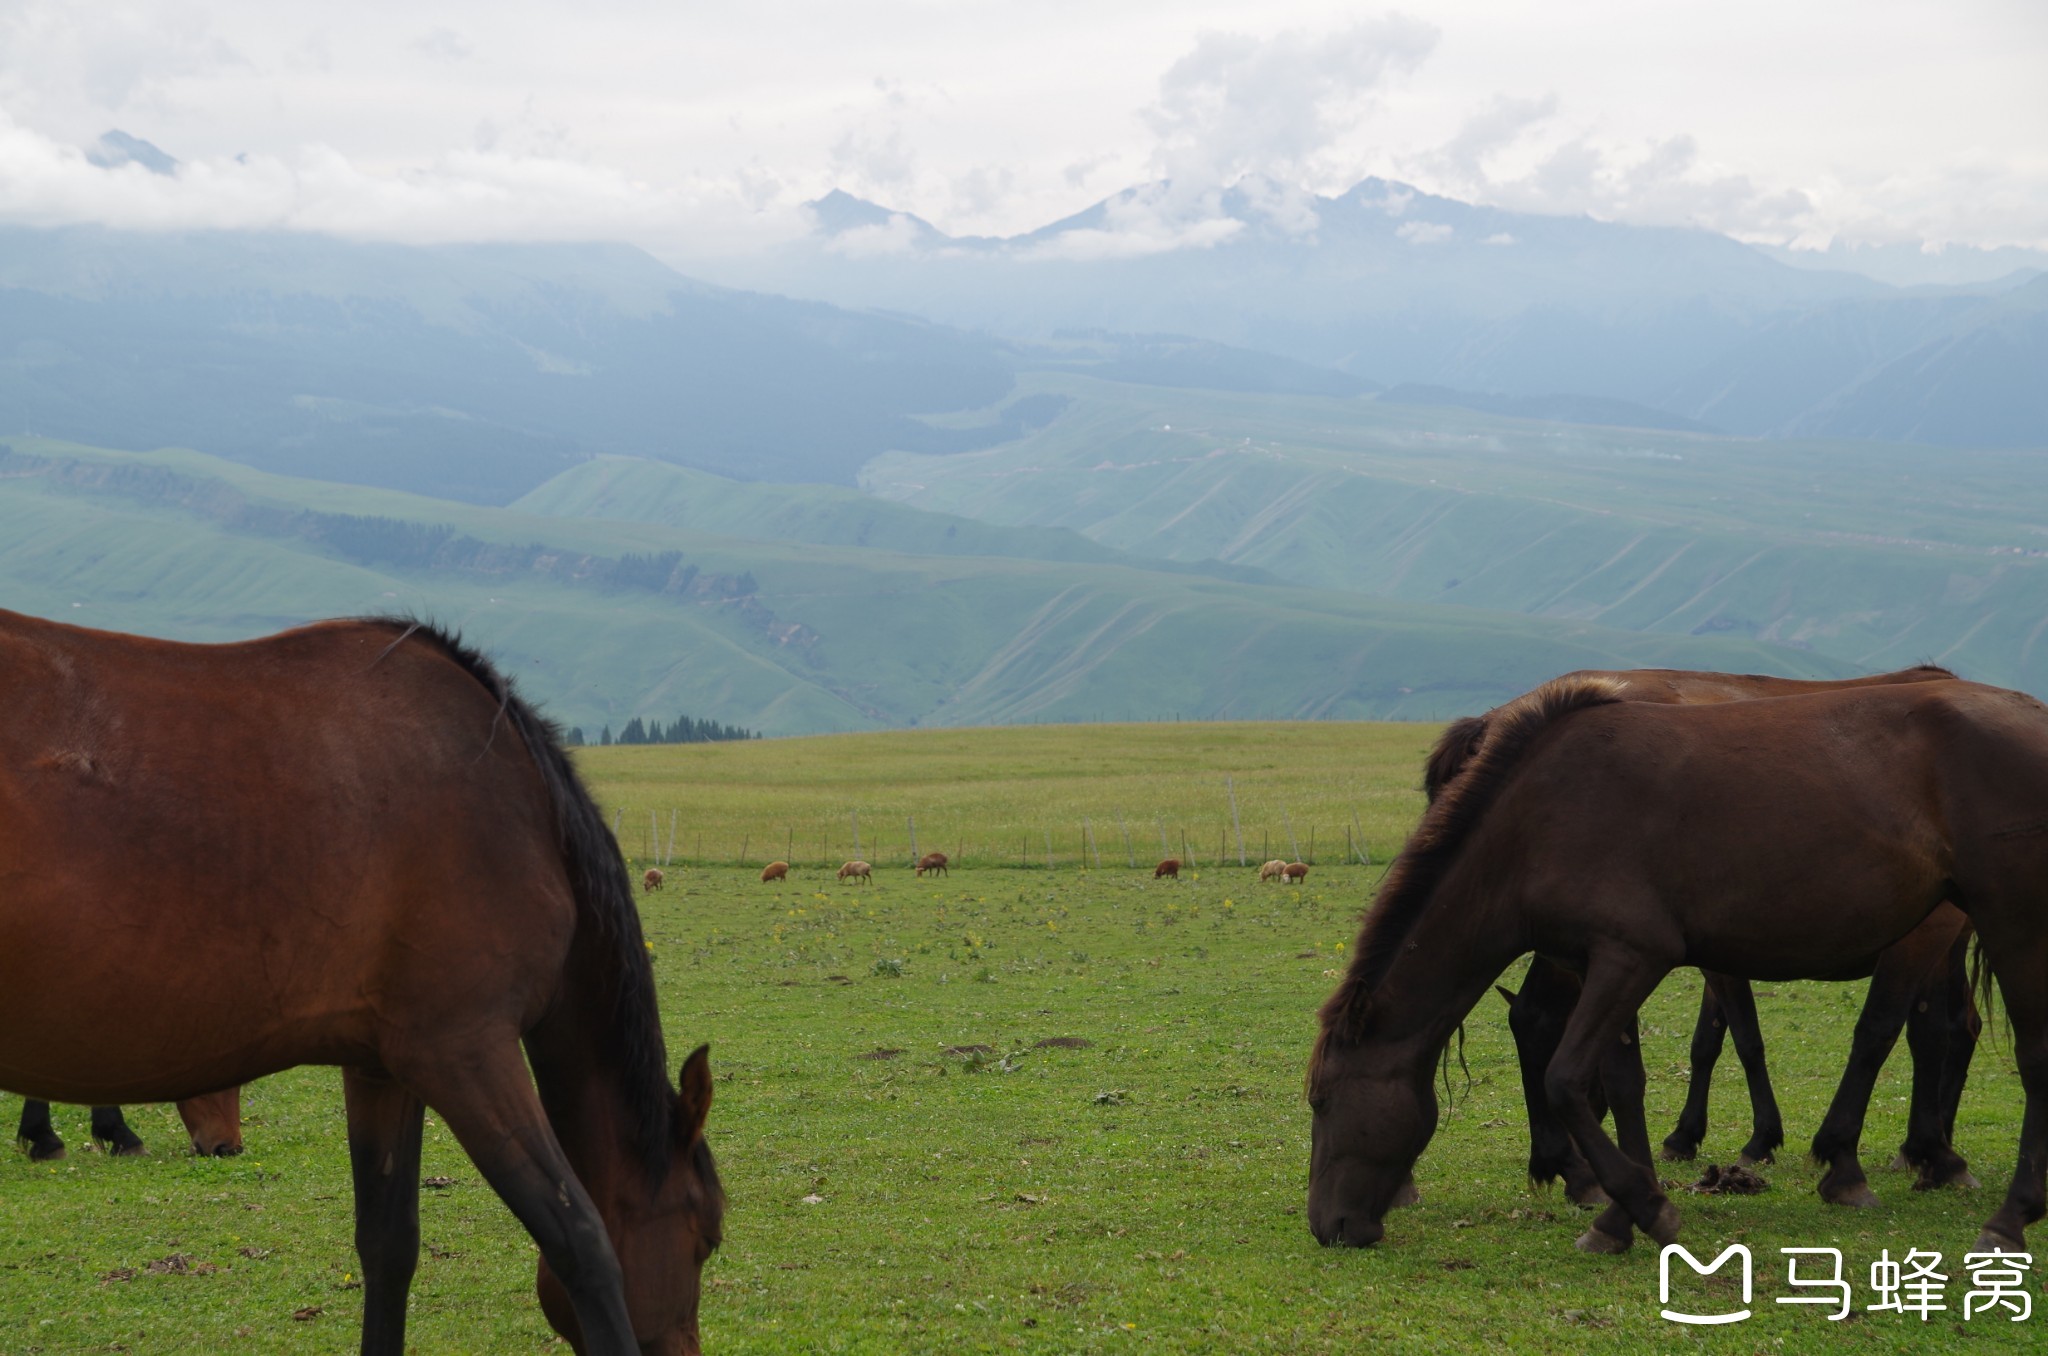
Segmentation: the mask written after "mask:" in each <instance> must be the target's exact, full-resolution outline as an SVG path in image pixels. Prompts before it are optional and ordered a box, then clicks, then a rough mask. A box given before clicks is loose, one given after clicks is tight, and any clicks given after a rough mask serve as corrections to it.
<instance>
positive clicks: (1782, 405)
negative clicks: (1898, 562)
mask: <svg viewBox="0 0 2048 1356" xmlns="http://www.w3.org/2000/svg"><path fill="white" fill-rule="evenodd" d="M812 210H813V212H814V214H815V216H816V219H817V223H818V229H817V232H816V234H815V235H814V236H813V237H812V238H811V239H809V240H808V241H806V242H802V243H800V244H798V245H796V246H792V247H790V248H788V249H787V250H785V251H784V252H783V253H782V254H780V255H779V256H777V257H776V258H775V259H773V260H772V261H770V262H769V263H766V264H764V265H763V266H762V267H761V270H760V272H759V280H760V281H761V282H762V283H763V284H764V285H769V286H773V287H776V288H778V289H779V290H784V291H789V292H793V293H797V294H801V295H806V296H816V297H820V298H824V299H827V300H830V301H833V302H836V303H839V304H842V305H849V306H860V307H876V308H885V309H888V310H890V311H892V312H908V313H911V314H915V315H920V316H924V317H926V318H929V319H932V320H936V321H939V322H942V323H946V324H950V325H956V326H961V327H964V328H971V329H976V330H983V331H987V332H991V333H997V334H1003V335H1007V336H1011V337H1014V338H1020V339H1045V338H1051V337H1052V336H1054V335H1056V334H1059V333H1061V332H1064V331H1071V330H1075V329H1090V330H1098V331H1120V332H1132V331H1147V332H1157V333H1165V334H1176V335H1186V336H1190V337H1192V338H1196V339H1204V340H1209V341H1213V342H1216V343H1220V344H1226V345H1232V346H1235V347H1237V348H1241V349H1248V350H1255V351H1260V352H1264V353H1270V354H1275V355H1278V356H1281V357H1285V358H1290V359H1293V360H1295V361H1296V362H1299V363H1303V364H1306V365H1309V366H1312V367H1317V368H1323V369H1337V370H1341V371H1344V372H1347V373H1350V374H1352V375H1354V376H1356V377H1359V378H1362V379H1365V380H1367V381H1370V382H1373V383H1377V384H1382V385H1393V386H1401V385H1426V386H1435V387H1439V388H1445V389H1448V390H1453V391H1457V392H1460V393H1462V399H1461V401H1460V403H1472V402H1474V401H1484V400H1487V399H1490V398H1496V397H1505V398H1509V399H1520V400H1526V399H1529V398H1541V399H1549V400H1553V401H1560V402H1563V403H1562V404H1560V405H1559V406H1558V408H1566V409H1568V408H1571V402H1573V401H1580V402H1583V401H1584V400H1585V399H1586V398H1592V399H1597V400H1607V401H1624V402H1629V403H1630V404H1633V405H1636V406H1641V407H1645V408H1647V409H1650V410H1654V411H1658V412H1660V414H1661V416H1662V418H1663V420H1664V421H1666V422H1668V421H1669V420H1670V419H1672V418H1676V419H1678V420H1683V421H1696V422H1697V424H1699V425H1704V426H1710V427H1715V428H1720V429H1724V430H1727V431H1729V432H1734V433H1742V434H1751V435H1781V436H1812V437H1867V438H1880V439H1893V440H1906V441H1916V442H1930V443H1940V444H1948V445H1954V446H1995V447H2021V446H2048V382H2043V381H2041V380H2038V379H2028V377H2027V375H2026V374H2029V373H2039V372H2044V371H2048V275H2039V274H2035V273H2031V272H2029V271H2027V270H2025V269H2021V270H2018V271H2016V272H2014V273H2013V274H2012V275H2011V276H2009V277H2006V278H2004V279H2001V280H1999V281H1997V282H1992V283H1985V284H1980V285H1976V286H1971V287H1945V288H1930V289H1901V288H1897V287H1892V286H1888V285H1886V284H1883V283H1879V282H1876V281H1874V280H1872V279H1870V278H1866V277H1863V276H1860V275H1857V274H1855V273H1851V272H1846V271H1841V270H1838V269H1837V270H1830V269H1819V268H1795V267H1792V266H1791V265H1789V264H1787V263H1784V262H1781V261H1780V260H1779V259H1776V258H1773V257H1771V256H1770V255H1769V254H1767V253H1766V252H1764V251H1762V250H1759V249H1755V248H1752V247H1750V246H1748V245H1745V244H1742V243H1740V242H1738V241H1735V240H1731V239H1728V238H1727V237H1725V236H1721V235H1717V234H1714V233H1712V232H1709V231H1703V230H1685V229H1674V228H1663V227H1642V226H1626V225H1619V224H1615V223H1609V222H1601V221H1595V220H1592V219H1590V218H1586V217H1551V216H1536V215H1531V214H1527V213H1516V212H1508V211H1502V210H1500V209H1496V208H1490V207H1482V206H1475V205H1472V204H1469V203H1463V202H1458V201H1456V200H1454V199H1449V198H1443V197H1437V196H1433V195H1431V194H1427V193H1423V192H1421V191H1419V190H1416V189H1414V188H1412V187H1409V186H1407V185H1404V184H1400V183H1394V182H1390V181H1387V180H1382V179H1367V180H1365V181H1364V182H1362V183H1360V184H1358V185H1357V186H1355V187H1354V188H1352V189H1351V190H1350V191H1348V192H1346V193H1343V194H1341V195H1338V196H1336V197H1306V196H1304V195H1300V194H1291V193H1289V192H1287V191H1286V190H1284V189H1283V188H1282V187H1281V186H1279V185H1275V184H1272V183H1270V182H1266V181H1260V180H1249V181H1246V182H1245V183H1241V184H1239V185H1238V186H1236V187H1234V188H1231V189H1229V190H1226V191H1223V192H1220V193H1212V194H1202V195H1191V196H1190V197H1188V198H1186V199H1185V200H1184V199H1183V197H1182V196H1181V195H1179V194H1177V193H1176V192H1175V190H1174V187H1173V186H1172V185H1170V184H1152V185H1146V186H1143V187H1139V188H1134V189H1130V190H1127V191H1126V192H1124V193H1120V194H1118V195H1116V196H1114V197H1112V198H1108V199H1105V200H1103V201H1102V202H1099V203H1097V204H1095V205H1094V206H1092V207H1090V208H1088V209H1087V210H1085V211H1083V212H1079V213H1076V214H1075V215H1073V216H1071V217H1068V218H1065V219H1063V220H1061V221H1057V222H1054V223H1052V224H1051V225H1048V226H1045V227H1042V228H1040V229H1038V230H1036V231H1032V232H1029V233H1027V234H1024V235H1019V236H1014V237H1009V238H1003V239H996V238H990V237H951V236H948V235H946V234H944V233H943V232H941V231H939V230H937V229H936V228H935V227H933V226H932V225H931V224H930V223H928V222H925V221H922V220H920V219H918V218H916V217H914V216H909V215H906V214H901V213H892V212H890V211H889V210H887V209H886V208H885V207H883V206H881V205H878V204H875V203H872V202H866V201H863V200H861V199H858V198H854V197H852V196H850V195H848V194H845V193H840V192H834V193H831V194H828V195H827V196H826V197H824V198H822V199H819V200H818V201H817V202H815V203H813V204H812ZM2015 257H2019V256H2015ZM1582 407H1583V406H1582Z"/></svg>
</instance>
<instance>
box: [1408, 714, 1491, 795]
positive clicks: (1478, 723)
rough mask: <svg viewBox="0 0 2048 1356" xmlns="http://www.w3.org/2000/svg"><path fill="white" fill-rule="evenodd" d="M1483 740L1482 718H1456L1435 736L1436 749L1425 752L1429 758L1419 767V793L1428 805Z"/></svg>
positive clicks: (1484, 729) (1484, 736)
mask: <svg viewBox="0 0 2048 1356" xmlns="http://www.w3.org/2000/svg"><path fill="white" fill-rule="evenodd" d="M1485 738H1486V717H1484V716H1460V717H1458V718H1457V719H1456V720H1454V721H1452V722H1451V723H1450V724H1449V725H1446V726H1444V732H1443V733H1442V734H1440V735H1438V736H1437V740H1436V746H1435V747H1434V748H1432V749H1431V750H1430V751H1429V757H1428V758H1427V759H1426V760H1425V761H1424V762H1423V764H1422V793H1423V795H1425V796H1427V797H1428V798H1429V801H1430V803H1431V804H1432V805H1433V804H1435V803H1436V798H1437V796H1438V795H1439V794H1440V793H1441V792H1442V791H1443V789H1444V788H1445V787H1446V786H1449V785H1450V783H1451V779H1452V778H1453V777H1456V776H1457V775H1458V774H1459V773H1460V772H1463V771H1464V770H1465V765H1466V764H1467V763H1469V762H1471V761H1472V755H1473V754H1475V753H1477V752H1479V744H1480V741H1481V740H1483V739H1485Z"/></svg>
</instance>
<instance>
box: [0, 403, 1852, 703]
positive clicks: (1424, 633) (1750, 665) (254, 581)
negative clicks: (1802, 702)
mask: <svg viewBox="0 0 2048 1356" xmlns="http://www.w3.org/2000/svg"><path fill="white" fill-rule="evenodd" d="M564 492H565V493H566V492H567V491H566V489H565V491H564ZM732 493H735V494H739V493H741V492H740V491H733V492H732ZM790 493H791V494H800V493H803V492H802V491H790ZM820 503H821V504H823V505H825V506H826V507H829V506H830V505H831V504H834V503H836V504H838V505H839V509H840V510H842V511H843V510H846V509H849V508H858V507H859V506H858V505H850V504H848V503H846V502H845V501H842V500H821V501H820ZM815 511H816V512H817V513H819V514H820V515H821V516H820V519H819V521H821V522H823V521H829V520H831V518H832V513H831V512H827V511H826V508H818V509H816V510H815ZM920 517H921V515H915V514H913V513H912V512H911V511H910V510H897V511H896V512H895V513H892V514H883V515H881V516H880V517H878V518H876V519H875V521H876V522H877V523H880V524H884V525H886V526H887V528H888V530H887V531H886V532H884V533H883V535H885V536H893V537H897V538H900V539H901V540H900V544H899V547H898V549H882V547H881V546H880V545H870V546H865V547H863V546H845V545H813V544H809V543H798V542H789V541H784V542H767V541H750V540H745V539H742V538H740V537H738V536H733V535H713V534H710V533H707V532H704V531H701V530H691V529H688V528H678V527H673V526H669V525H666V524H662V523H632V522H623V521H616V520H600V519H594V518H564V517H543V516H538V515H535V514H531V513H522V512H516V511H513V510H509V509H499V508H491V507H485V506H479V505H471V504H459V503H453V502H449V501H443V500H435V499H427V498H422V497H419V496H414V495H407V494H403V493H400V492H396V491H389V490H378V489H371V488H365V487H358V486H346V485H336V484H330V483H323V482H311V481H301V480H295V479H291V478H287V477H281V476H274V475H270V474H267V473H264V472H260V471H255V470H252V469H250V468H248V467H245V466H241V465H238V464H235V463H230V462H226V461H222V460H219V459H216V458H211V457H207V456H203V455H201V454H198V453H192V452H182V451H167V452H155V453H146V454H126V453H110V452H104V451H95V450H92V449H85V448H78V447H73V446H70V445H66V444H58V443H52V442H47V441H39V440H27V439H16V440H14V441H13V443H12V444H11V450H10V451H7V452H6V453H5V454H4V455H0V603H4V604H5V605H7V606H10V607H13V608H16V609H18V610H22V611H29V612H36V613H41V614H43V615H48V616H55V617H60V618H64V619H67V620H73V621H77V622H80V623H83V624H89V625H98V626H108V627H113V628H118V629H127V630H137V631H145V632H150V633H154V634H161V635H172V636H181V637H186V638H191V639H201V640H212V639H226V638H229V637H232V636H246V635H252V634H257V633H260V632H263V631H267V630H271V629H274V628H277V627H281V626H285V625H289V624H291V623H294V622H298V621H302V620H305V619H308V618H311V617H317V616H323V615H334V614H340V613H358V612H376V611H395V610H411V611H416V612H421V613H427V614H431V615H433V616H435V617H437V618H439V619H441V620H443V621H445V622H449V623H454V624H458V625H460V626H462V627H463V628H464V629H465V630H466V631H467V632H468V633H469V634H470V636H471V637H472V638H473V639H475V640H477V641H479V642H481V643H482V644H484V645H485V646H486V647H488V648H489V649H491V650H492V651H493V652H495V653H496V654H498V655H499V656H500V657H501V658H503V659H504V660H505V661H506V662H507V665H508V667H510V668H511V669H512V670H513V671H515V672H517V673H519V674H520V675H521V676H522V680H523V681H524V683H525V684H526V686H527V687H528V689H529V690H530V691H531V692H532V693H533V694H534V695H535V696H537V697H539V698H541V699H542V700H543V701H545V702H546V703H547V704H548V706H549V708H550V709H551V710H552V711H553V712H554V714H556V715H557V716H558V717H559V718H561V719H563V720H564V721H570V722H575V723H577V724H580V725H583V726H584V727H586V729H588V730H592V731H594V730H595V729H596V728H597V727H598V726H599V725H600V724H603V723H610V724H612V725H614V726H617V725H618V724H620V723H622V722H623V721H624V720H625V719H627V718H629V717H630V716H633V715H643V716H660V717H662V718H664V719H666V718H669V717H672V716H673V715H674V714H675V713H676V712H677V711H688V712H689V713H690V714H692V715H695V716H700V717H708V718H711V719H715V720H720V721H728V722H733V723H737V724H742V725H745V726H748V727H750V728H755V729H761V730H764V731H767V732H769V733H792V732H799V731H825V730H855V729H872V728H885V727H891V726H902V725H911V724H926V725H964V724H983V723H1017V722H1031V721H1072V720H1089V719H1161V718H1168V719H1170V718H1172V717H1174V716H1176V715H1178V716H1182V717H1186V718H1189V719H1195V718H1214V717H1232V718H1253V717H1262V718H1322V717H1354V718H1362V717H1389V716H1393V717H1413V718H1424V717H1435V716H1443V715H1448V714H1452V713H1455V712H1460V711H1467V710H1473V709H1477V708H1480V707H1483V706H1486V705H1489V704H1491V703H1493V702H1496V701H1498V700H1500V699H1501V698H1503V697H1505V696H1508V695H1511V694H1512V693H1514V692H1517V691H1520V690H1522V689H1523V688H1526V687H1528V686H1529V685H1531V684H1533V683H1535V682H1537V681H1539V680H1541V679H1543V678H1546V677H1549V676H1551V675H1553V674H1556V673H1559V672H1562V671H1565V670H1568V669H1573V668H1580V667H1589V666H1600V667H1607V666H1618V665H1641V664H1674V665H1687V666H1698V667H1714V668H1733V669H1769V670H1773V671H1779V672H1787V673H1796V674H1804V675H1814V676H1818V675H1825V674H1836V673H1842V672H1845V671H1847V670H1846V666H1844V665H1842V664H1840V663H1837V662H1833V661H1830V660H1827V659H1824V658H1820V657H1818V656H1814V655H1804V654H1800V653H1798V652H1796V651H1792V650H1788V649H1784V648H1781V647H1776V646H1772V645H1768V644H1762V643H1758V642H1756V641H1753V640H1750V639H1746V638H1728V637H1706V638H1700V637H1692V636H1685V635H1636V634H1631V633H1629V632H1626V631H1620V630H1616V629H1613V628H1611V627H1606V626H1600V625H1594V624H1588V623H1586V622H1583V621H1577V620H1569V619H1552V618H1536V617H1521V616H1512V615H1504V614H1499V613H1486V612H1479V611H1475V610H1470V609H1463V608H1457V607H1446V606H1443V605H1440V604H1436V605H1416V604H1410V603H1402V602H1388V601H1382V600H1376V599H1371V598H1365V597H1361V596H1357V595H1349V594H1343V593H1337V592H1331V591H1323V590H1312V589H1303V588H1293V587H1281V586H1275V585H1261V584H1256V583H1247V582H1242V581H1237V580H1226V579H1217V578H1211V577H1205V576H1203V575H1200V574H1191V573H1184V572H1171V571H1167V570H1153V569H1141V568H1137V567H1135V566H1133V565H1129V564H1123V563H1117V562H1114V561H1111V562H1102V561H1094V560H1085V559H1082V560H1043V559H1038V560H1034V559H1022V558H1017V557H1012V556H995V555H980V554H975V555H948V554H918V553H916V551H915V549H914V548H915V546H916V542H917V540H918V539H920V537H921V534H925V533H927V532H929V531H931V530H932V527H931V525H929V524H925V523H923V522H921V521H920ZM938 532H939V539H940V540H941V541H944V540H947V539H946V538H945V537H944V535H943V533H944V529H943V528H940V529H938ZM950 540H951V541H952V542H953V543H954V544H956V545H957V544H958V541H959V536H958V535H957V534H956V535H955V537H953V538H952V539H950ZM1074 549H1075V550H1076V552H1077V554H1087V549H1086V548H1085V547H1083V546H1081V545H1080V544H1076V546H1075V547H1074Z"/></svg>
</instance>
